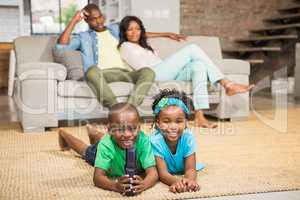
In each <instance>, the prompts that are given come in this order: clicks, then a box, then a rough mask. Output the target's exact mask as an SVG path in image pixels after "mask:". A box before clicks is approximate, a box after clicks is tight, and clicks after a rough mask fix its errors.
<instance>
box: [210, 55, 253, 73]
mask: <svg viewBox="0 0 300 200" xmlns="http://www.w3.org/2000/svg"><path fill="white" fill-rule="evenodd" d="M213 62H214V63H215V64H216V65H217V66H218V68H219V69H220V70H221V71H222V72H223V73H224V74H246V75H249V74H250V64H249V62H247V61H244V60H239V59H220V60H213Z"/></svg>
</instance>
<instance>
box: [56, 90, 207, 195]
mask: <svg viewBox="0 0 300 200" xmlns="http://www.w3.org/2000/svg"><path fill="white" fill-rule="evenodd" d="M116 105H118V104H116ZM125 105H128V104H125ZM131 107H133V106H131ZM133 108H134V107H133ZM133 108H132V110H134V112H136V115H137V117H136V118H134V119H131V118H130V116H131V115H132V114H131V115H130V113H129V114H128V113H127V112H128V110H122V112H117V113H116V112H115V111H116V110H117V109H116V108H115V106H113V107H112V109H113V110H110V113H114V114H113V115H112V114H109V125H108V130H109V133H110V134H103V133H100V132H99V131H97V130H96V127H91V126H87V128H88V133H89V134H88V135H89V138H90V142H91V144H92V145H91V146H87V145H86V144H85V143H83V142H82V141H81V140H79V139H77V138H75V137H73V136H72V135H70V134H69V133H67V132H66V131H64V130H62V129H60V131H59V144H60V147H61V148H62V150H69V149H70V148H72V149H74V150H75V151H76V152H77V153H79V154H80V155H82V157H83V158H84V159H85V160H86V161H87V162H88V163H89V164H91V165H94V166H95V174H94V183H95V185H96V186H98V187H100V188H103V189H108V190H112V191H116V192H120V193H125V192H128V190H129V189H128V185H129V183H133V184H135V185H136V186H133V190H134V191H135V193H136V194H138V193H141V192H142V191H143V190H145V189H147V188H150V187H151V186H153V185H154V184H155V182H156V181H157V171H156V169H155V168H154V167H153V166H154V165H155V161H154V156H153V154H152V151H151V149H150V150H149V147H150V146H149V144H150V143H149V141H148V137H147V136H146V135H144V133H143V132H142V131H140V133H139V134H138V136H136V137H137V138H138V139H137V140H136V141H135V146H136V148H137V150H140V154H141V156H140V158H138V159H139V160H140V165H142V168H143V169H144V170H145V171H146V177H145V179H142V178H141V177H140V176H136V179H134V180H130V179H129V178H128V176H127V175H124V174H125V172H124V165H125V161H124V157H125V156H123V157H122V156H121V157H122V158H121V157H120V155H121V154H125V152H124V150H122V149H126V148H129V146H131V145H133V143H134V142H133V141H127V140H124V139H122V137H124V135H125V134H122V133H123V132H124V131H125V130H123V129H122V130H120V127H122V126H123V125H122V124H127V125H128V124H132V125H133V127H134V128H133V129H130V128H129V129H128V130H127V131H129V132H130V131H132V132H134V133H132V135H134V134H137V132H138V131H139V126H138V118H139V117H138V113H137V111H136V109H135V108H134V109H133ZM190 109H194V106H193V102H192V100H191V99H190V98H188V97H187V96H186V94H185V93H183V92H182V93H180V92H178V91H176V90H168V89H165V90H162V91H161V92H160V93H159V94H158V95H157V96H156V98H155V100H154V102H153V105H152V110H153V113H154V115H155V131H154V132H153V133H152V135H151V137H150V141H151V144H152V150H153V152H154V155H155V160H156V164H157V169H158V174H159V178H160V180H161V181H162V182H163V183H165V184H167V185H169V186H170V191H171V192H174V193H180V192H192V191H198V190H200V186H199V184H198V183H197V181H196V180H197V173H196V170H200V169H202V168H203V166H202V165H201V164H198V163H197V164H196V141H195V138H194V136H193V134H192V133H191V131H190V130H189V129H188V128H187V127H186V124H187V116H188V114H189V113H190ZM131 113H132V111H131ZM128 115H129V118H128ZM112 124H115V125H112ZM116 125H117V127H115V126H116ZM130 127H132V126H130ZM121 132H122V133H121ZM120 133H121V134H120ZM100 140H101V141H100ZM99 141H100V142H99ZM114 141H115V142H114ZM98 143H99V144H98ZM113 144H114V146H112V145H113ZM150 148H151V147H150ZM141 149H143V151H141ZM116 150H117V151H116ZM137 155H139V153H137ZM95 160H96V161H95ZM109 162H112V164H110V165H109ZM106 174H108V175H109V176H118V177H120V178H119V179H118V181H117V182H114V181H111V180H110V179H108V177H107V176H106ZM176 174H184V176H183V178H177V177H176V176H174V175H176Z"/></svg>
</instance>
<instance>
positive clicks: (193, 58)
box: [153, 44, 224, 110]
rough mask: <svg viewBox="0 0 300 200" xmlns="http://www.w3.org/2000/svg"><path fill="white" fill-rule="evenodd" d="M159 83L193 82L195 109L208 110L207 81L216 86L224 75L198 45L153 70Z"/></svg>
mask: <svg viewBox="0 0 300 200" xmlns="http://www.w3.org/2000/svg"><path fill="white" fill-rule="evenodd" d="M153 70H154V72H155V76H156V78H155V79H156V80H157V81H168V80H181V81H192V87H193V101H194V106H195V109H196V110H198V109H208V108H209V101H208V91H207V81H210V83H212V84H214V83H216V82H217V81H219V80H221V79H223V78H224V74H223V73H222V72H221V71H220V70H219V69H218V67H217V66H216V65H215V64H214V63H213V62H212V61H211V60H210V59H209V57H208V56H207V55H206V53H205V52H204V51H203V50H202V49H201V48H200V47H198V46H197V45H195V44H190V45H187V46H185V47H184V48H182V49H180V50H179V51H177V52H176V53H174V54H173V55H171V56H169V57H167V58H166V59H165V60H164V61H163V62H161V63H160V64H158V65H157V66H155V68H154V69H153Z"/></svg>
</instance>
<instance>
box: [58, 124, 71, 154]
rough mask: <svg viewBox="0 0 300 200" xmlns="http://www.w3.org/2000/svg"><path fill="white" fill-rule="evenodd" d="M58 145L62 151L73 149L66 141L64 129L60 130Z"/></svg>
mask: <svg viewBox="0 0 300 200" xmlns="http://www.w3.org/2000/svg"><path fill="white" fill-rule="evenodd" d="M58 144H59V147H60V149H61V150H62V151H68V150H70V149H71V148H70V147H69V145H68V144H67V142H66V141H65V139H64V130H63V129H59V130H58Z"/></svg>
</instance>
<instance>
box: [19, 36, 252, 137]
mask: <svg viewBox="0 0 300 200" xmlns="http://www.w3.org/2000/svg"><path fill="white" fill-rule="evenodd" d="M55 42H56V37H54V36H24V37H19V38H16V39H15V41H14V48H15V49H14V50H15V53H16V81H15V89H14V99H15V102H16V103H17V108H18V114H19V120H20V122H21V123H22V126H23V129H24V132H41V131H44V130H45V127H57V126H58V122H59V120H75V119H82V120H85V119H95V118H105V117H106V116H107V109H106V108H103V107H102V106H101V105H100V104H99V103H98V102H97V99H96V97H95V94H94V93H93V91H92V90H91V89H90V88H89V86H88V85H87V83H86V82H85V81H74V80H66V73H67V71H66V68H65V67H64V66H63V65H61V64H58V63H54V59H53V55H52V49H53V47H54V45H55ZM149 42H150V44H151V46H152V47H153V48H154V49H155V50H157V52H158V54H159V55H160V56H161V57H163V58H164V57H166V56H168V55H170V54H171V53H173V52H175V51H177V50H178V49H179V48H181V47H182V46H184V45H187V44H189V43H194V44H197V45H199V46H200V47H201V48H202V49H203V50H204V51H205V52H206V53H207V54H208V55H209V56H210V58H211V59H212V60H213V62H214V63H216V64H217V66H218V67H219V68H220V69H221V71H222V72H223V73H224V74H225V76H226V77H227V78H228V79H230V80H233V81H235V82H238V83H244V84H248V82H249V74H250V65H249V63H248V62H245V61H242V60H236V59H223V58H222V54H221V47H220V42H219V39H218V38H217V37H207V36H191V37H189V39H188V40H187V41H186V42H176V41H172V40H169V39H165V38H155V39H150V40H149ZM110 86H111V87H112V89H113V92H114V93H115V95H116V96H117V97H118V99H119V101H125V100H126V98H127V96H128V94H129V93H130V90H131V88H132V86H133V85H132V84H130V83H125V82H116V83H111V84H110ZM162 88H176V89H179V90H183V91H185V92H186V93H187V94H189V95H192V89H191V83H190V82H180V81H167V82H155V83H154V84H153V87H152V88H151V91H150V92H149V95H148V96H147V97H146V98H145V101H144V103H143V104H142V105H141V106H140V107H139V110H140V113H141V116H150V115H151V114H152V111H151V104H152V101H153V99H152V97H153V95H154V94H156V93H158V91H159V89H162ZM209 101H210V104H211V105H212V108H213V109H211V110H208V111H206V112H208V114H210V115H213V116H216V117H218V118H220V119H237V118H239V119H240V118H247V116H248V114H249V94H248V93H244V94H239V95H236V96H231V97H228V96H226V94H225V91H224V89H222V88H220V87H209Z"/></svg>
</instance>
